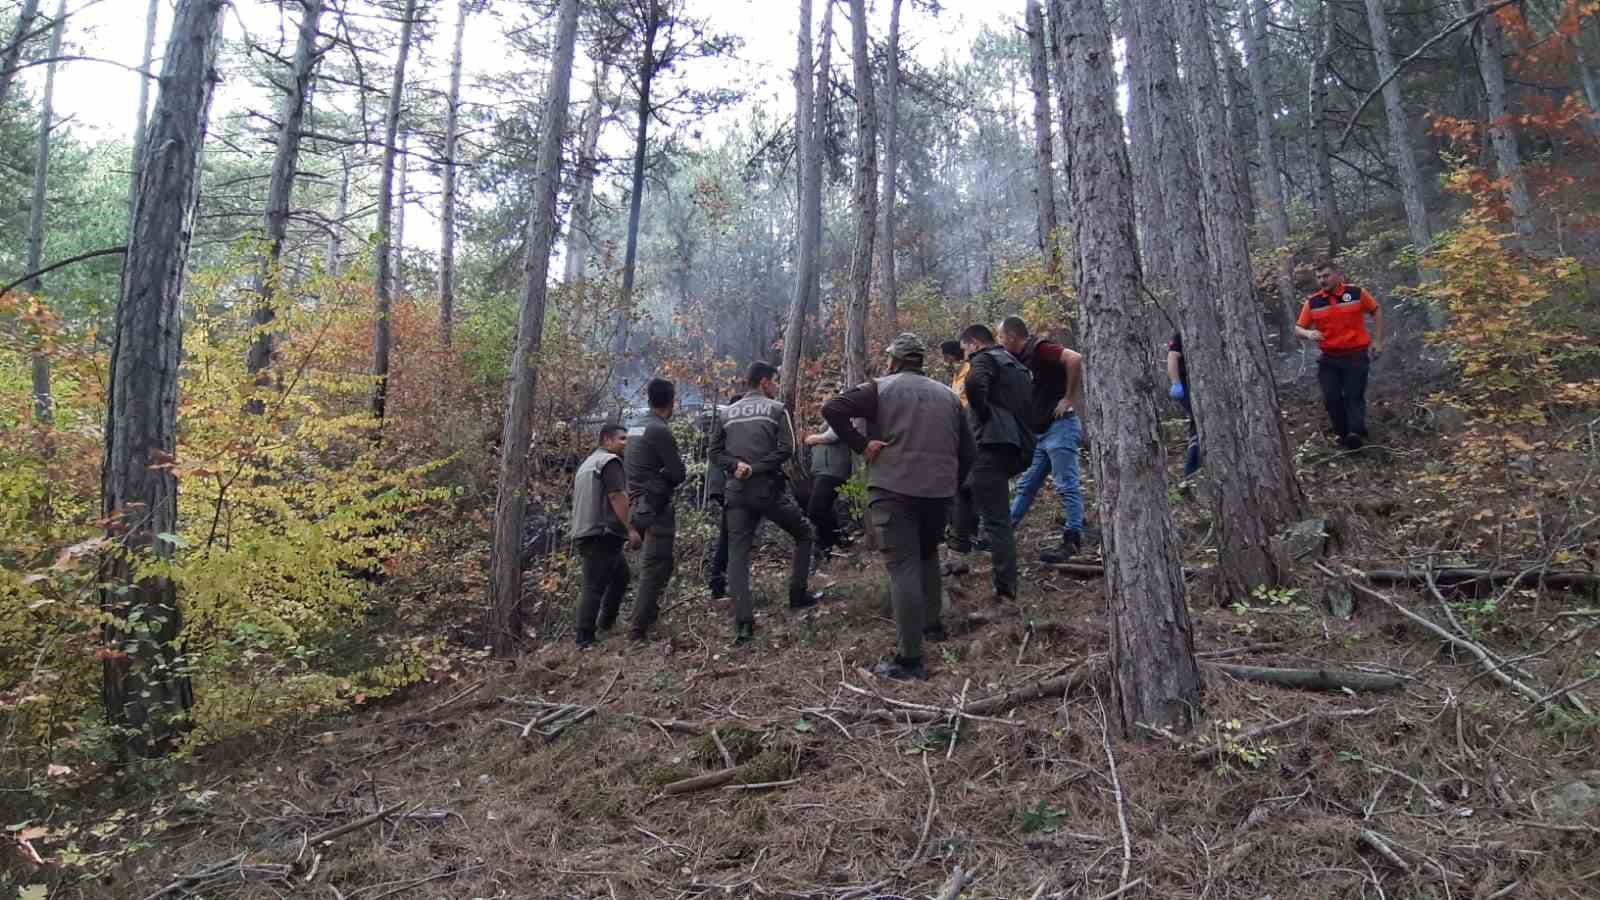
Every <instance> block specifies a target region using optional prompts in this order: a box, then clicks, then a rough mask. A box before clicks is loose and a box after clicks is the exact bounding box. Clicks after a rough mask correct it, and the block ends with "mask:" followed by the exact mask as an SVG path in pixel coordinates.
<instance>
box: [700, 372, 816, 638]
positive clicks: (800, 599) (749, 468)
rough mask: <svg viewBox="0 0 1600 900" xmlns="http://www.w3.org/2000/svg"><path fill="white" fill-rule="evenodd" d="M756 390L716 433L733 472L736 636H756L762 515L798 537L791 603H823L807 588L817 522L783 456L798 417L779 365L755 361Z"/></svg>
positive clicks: (716, 458) (714, 444) (731, 565)
mask: <svg viewBox="0 0 1600 900" xmlns="http://www.w3.org/2000/svg"><path fill="white" fill-rule="evenodd" d="M745 380H746V381H747V382H748V383H749V386H750V392H749V393H747V394H745V395H744V397H743V398H742V399H740V400H738V401H737V402H735V403H732V404H729V405H728V408H727V409H726V410H724V411H723V412H724V414H723V416H722V417H721V419H720V421H719V422H718V423H717V426H716V428H715V430H714V431H713V432H712V435H711V465H714V466H719V467H721V468H722V470H723V471H724V472H725V473H726V474H727V484H726V486H725V487H724V488H723V490H724V496H725V499H726V502H727V510H728V582H729V587H730V588H731V593H732V594H733V639H734V642H735V643H744V642H746V641H749V640H750V639H751V638H753V637H754V636H755V627H756V626H755V600H754V598H753V597H752V596H751V594H750V547H751V545H752V544H754V543H755V538H756V529H757V528H758V527H760V525H761V520H762V519H771V520H772V521H774V522H776V523H777V524H778V527H779V528H782V529H783V530H784V531H787V532H788V533H789V536H790V537H792V538H793V539H794V558H793V560H792V562H791V565H790V569H789V608H790V609H802V608H804V607H807V606H811V605H812V604H814V603H816V600H814V599H813V598H812V597H811V594H810V592H809V590H808V589H807V585H806V579H807V576H808V574H809V573H810V569H811V523H809V522H807V521H806V517H805V513H803V512H801V511H800V507H799V506H798V505H797V504H796V503H795V502H794V497H793V496H792V495H791V494H790V492H789V484H788V479H787V476H785V475H784V474H783V464H784V463H786V462H788V461H789V458H790V457H792V456H794V425H793V423H792V422H791V421H790V419H789V411H788V410H786V409H784V407H783V404H782V403H780V402H778V401H777V400H776V399H774V398H776V397H777V395H778V370H777V369H776V368H774V367H773V366H772V364H770V363H765V362H757V363H752V364H751V365H750V372H749V375H748V377H747V378H746V379H745Z"/></svg>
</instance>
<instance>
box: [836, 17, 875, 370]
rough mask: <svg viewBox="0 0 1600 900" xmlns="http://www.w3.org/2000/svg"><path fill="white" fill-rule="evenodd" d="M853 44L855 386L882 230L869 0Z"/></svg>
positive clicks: (851, 326) (851, 325) (851, 337)
mask: <svg viewBox="0 0 1600 900" xmlns="http://www.w3.org/2000/svg"><path fill="white" fill-rule="evenodd" d="M850 47H851V56H852V58H853V62H854V64H855V86H856V178H855V203H854V205H855V218H856V240H855V247H854V252H853V253H852V254H851V257H850V308H849V311H848V313H847V314H846V317H845V337H844V347H845V382H846V384H850V385H856V384H861V383H862V382H863V381H866V380H867V306H868V305H869V304H870V303H871V302H872V242H873V239H874V238H876V237H877V234H878V105H877V101H876V100H875V99H874V97H873V90H872V57H871V56H869V55H868V54H867V4H866V0H850Z"/></svg>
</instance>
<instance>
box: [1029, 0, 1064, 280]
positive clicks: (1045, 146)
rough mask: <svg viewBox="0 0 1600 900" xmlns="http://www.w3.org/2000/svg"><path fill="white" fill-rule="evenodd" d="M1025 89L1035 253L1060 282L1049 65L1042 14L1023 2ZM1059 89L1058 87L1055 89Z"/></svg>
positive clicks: (1033, 3) (1033, 0) (1035, 3)
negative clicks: (1029, 100) (1029, 103)
mask: <svg viewBox="0 0 1600 900" xmlns="http://www.w3.org/2000/svg"><path fill="white" fill-rule="evenodd" d="M1025 21H1026V22H1027V25H1028V61H1029V65H1028V82H1029V84H1028V87H1029V89H1030V90H1031V91H1032V92H1033V152H1034V166H1035V173H1034V185H1033V202H1034V208H1035V210H1036V211H1037V213H1038V229H1039V234H1038V238H1039V252H1041V253H1043V254H1044V259H1045V267H1046V269H1047V271H1049V273H1050V277H1051V279H1052V280H1054V281H1057V282H1059V281H1060V279H1061V244H1060V241H1059V240H1058V237H1059V236H1058V235H1057V233H1056V154H1055V145H1054V144H1053V143H1052V140H1053V139H1052V137H1051V134H1050V66H1049V62H1048V57H1046V56H1045V34H1044V11H1043V10H1041V9H1040V8H1039V0H1027V9H1026V13H1025ZM1056 87H1057V89H1058V90H1059V89H1060V85H1057V86H1056Z"/></svg>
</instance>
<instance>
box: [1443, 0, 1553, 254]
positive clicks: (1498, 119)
mask: <svg viewBox="0 0 1600 900" xmlns="http://www.w3.org/2000/svg"><path fill="white" fill-rule="evenodd" d="M1459 2H1460V6H1461V13H1462V15H1467V14H1470V13H1471V12H1472V11H1473V7H1474V6H1475V5H1476V6H1477V7H1478V8H1480V9H1481V8H1482V7H1483V5H1484V4H1483V0H1477V2H1476V3H1474V0H1459ZM1474 43H1475V44H1476V45H1477V51H1478V53H1477V55H1478V75H1479V76H1480V77H1481V78H1482V79H1483V95H1484V100H1485V101H1486V103H1487V105H1488V107H1489V141H1490V143H1492V144H1493V145H1494V155H1495V161H1496V163H1497V164H1498V168H1499V171H1500V177H1501V179H1503V180H1504V181H1505V183H1506V200H1507V201H1508V202H1509V203H1510V205H1511V222H1512V227H1514V228H1515V229H1516V231H1517V234H1519V235H1521V236H1522V237H1530V236H1532V234H1533V224H1534V223H1533V197H1532V195H1530V194H1529V193H1528V179H1527V177H1526V176H1524V175H1523V173H1522V154H1521V153H1520V152H1518V150H1517V136H1516V135H1515V134H1512V133H1511V127H1510V125H1509V124H1507V113H1506V67H1505V62H1504V60H1503V59H1502V56H1503V54H1504V53H1505V38H1504V36H1503V34H1502V33H1501V28H1500V20H1499V19H1497V18H1495V17H1494V15H1493V14H1490V15H1487V16H1484V17H1483V19H1482V20H1480V21H1479V23H1478V28H1477V35H1476V40H1475V41H1474Z"/></svg>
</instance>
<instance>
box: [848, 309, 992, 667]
mask: <svg viewBox="0 0 1600 900" xmlns="http://www.w3.org/2000/svg"><path fill="white" fill-rule="evenodd" d="M926 353H927V347H926V346H925V345H924V344H923V342H922V339H921V338H919V337H917V336H916V335H914V334H911V333H909V332H907V333H905V334H901V335H900V336H899V337H896V338H895V339H894V342H893V343H891V344H890V345H889V372H890V374H889V375H887V376H885V377H883V378H878V379H875V380H873V381H869V382H867V383H866V384H863V385H861V386H859V387H855V388H852V389H850V390H848V391H846V392H844V393H843V394H840V395H839V396H837V397H834V398H833V399H832V400H829V401H828V402H827V403H826V404H824V405H823V407H822V417H823V418H824V419H826V420H827V422H828V425H829V426H831V427H832V428H833V430H834V431H835V432H837V433H838V435H839V437H840V438H842V439H843V440H844V442H845V443H846V444H847V445H848V446H849V447H850V449H852V450H855V451H856V452H858V453H860V454H861V455H862V456H864V457H865V458H866V460H867V527H868V528H870V529H872V531H873V534H874V536H875V537H876V538H877V543H878V547H879V548H880V550H881V551H882V552H883V557H884V562H885V563H886V564H887V565H888V569H889V594H890V597H891V599H892V601H893V603H894V619H895V627H896V630H897V632H898V633H899V644H898V651H897V655H896V656H895V657H894V659H891V660H885V661H883V662H881V663H879V664H878V667H877V668H876V670H875V671H876V673H877V674H878V675H880V676H883V677H886V678H894V679H907V678H926V677H927V669H926V666H925V665H924V663H923V658H922V641H923V637H924V635H925V634H926V636H927V637H928V639H930V640H936V641H937V640H943V639H944V624H943V623H942V621H941V620H940V617H941V612H942V611H941V607H940V604H941V598H942V585H941V584H940V580H939V542H940V540H941V539H942V538H943V537H944V526H945V519H946V517H947V515H948V511H949V506H950V499H951V498H952V497H954V496H955V495H956V488H957V486H959V485H960V484H961V482H962V481H964V480H966V477H967V473H968V471H969V470H970V469H971V468H972V463H973V459H974V457H975V456H976V455H977V448H976V445H974V444H973V441H972V431H971V429H969V428H968V427H967V422H966V416H965V415H963V413H962V410H961V401H960V400H959V399H957V398H956V395H955V392H954V391H952V390H950V389H949V388H947V387H945V386H944V385H943V384H940V383H939V382H937V381H934V380H933V379H931V378H929V377H927V376H926V375H924V374H923V372H922V360H923V357H924V356H925V355H926ZM852 419H865V420H866V422H867V434H865V435H863V434H862V433H861V432H859V431H857V430H856V427H855V425H854V424H852V422H851V420H852Z"/></svg>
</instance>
